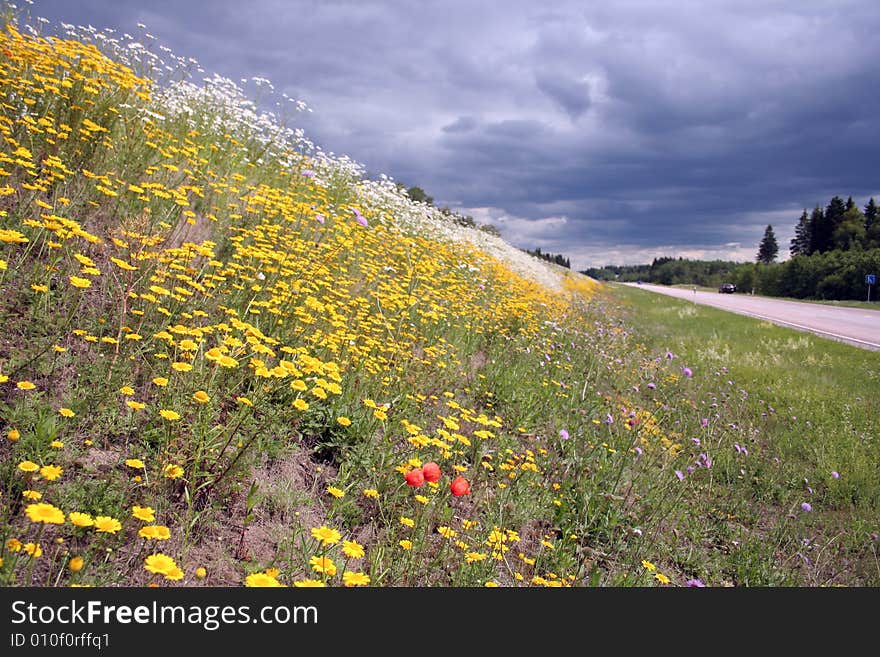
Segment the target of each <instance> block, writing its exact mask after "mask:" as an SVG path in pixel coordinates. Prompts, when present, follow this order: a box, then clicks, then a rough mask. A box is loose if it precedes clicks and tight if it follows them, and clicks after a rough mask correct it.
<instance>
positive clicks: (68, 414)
mask: <svg viewBox="0 0 880 657" xmlns="http://www.w3.org/2000/svg"><path fill="white" fill-rule="evenodd" d="M58 412H59V413H60V414H61V415H63V416H64V417H73V416H74V415H76V413H74V412H73V411H72V410H70V409H69V408H59V409H58Z"/></svg>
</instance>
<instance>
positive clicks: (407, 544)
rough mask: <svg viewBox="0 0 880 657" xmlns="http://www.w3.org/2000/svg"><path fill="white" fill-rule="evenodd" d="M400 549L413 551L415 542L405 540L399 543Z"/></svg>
mask: <svg viewBox="0 0 880 657" xmlns="http://www.w3.org/2000/svg"><path fill="white" fill-rule="evenodd" d="M399 545H400V547H402V548H403V549H404V550H412V546H413V542H412V541H410V540H408V539H403V540H402V541H400V542H399Z"/></svg>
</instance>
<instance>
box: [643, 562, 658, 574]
mask: <svg viewBox="0 0 880 657" xmlns="http://www.w3.org/2000/svg"><path fill="white" fill-rule="evenodd" d="M642 567H643V568H644V569H645V570H648V571H650V572H654V571H655V570H657V566H655V565H654V564H652V563H651V562H650V561H645V560H644V559H643V560H642Z"/></svg>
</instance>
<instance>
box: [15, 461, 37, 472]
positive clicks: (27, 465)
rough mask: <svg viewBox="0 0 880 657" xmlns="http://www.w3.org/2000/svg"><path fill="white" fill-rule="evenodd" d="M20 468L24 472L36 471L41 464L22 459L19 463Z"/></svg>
mask: <svg viewBox="0 0 880 657" xmlns="http://www.w3.org/2000/svg"><path fill="white" fill-rule="evenodd" d="M18 469H19V470H21V471H22V472H36V471H37V470H39V469H40V466H38V465H37V464H36V463H34V462H33V461H22V462H21V463H19V464H18Z"/></svg>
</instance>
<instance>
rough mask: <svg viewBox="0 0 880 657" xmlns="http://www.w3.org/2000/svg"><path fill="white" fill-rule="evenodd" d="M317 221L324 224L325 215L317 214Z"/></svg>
mask: <svg viewBox="0 0 880 657" xmlns="http://www.w3.org/2000/svg"><path fill="white" fill-rule="evenodd" d="M315 221H317V222H318V223H319V224H323V223H324V215H323V214H316V215H315Z"/></svg>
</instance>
